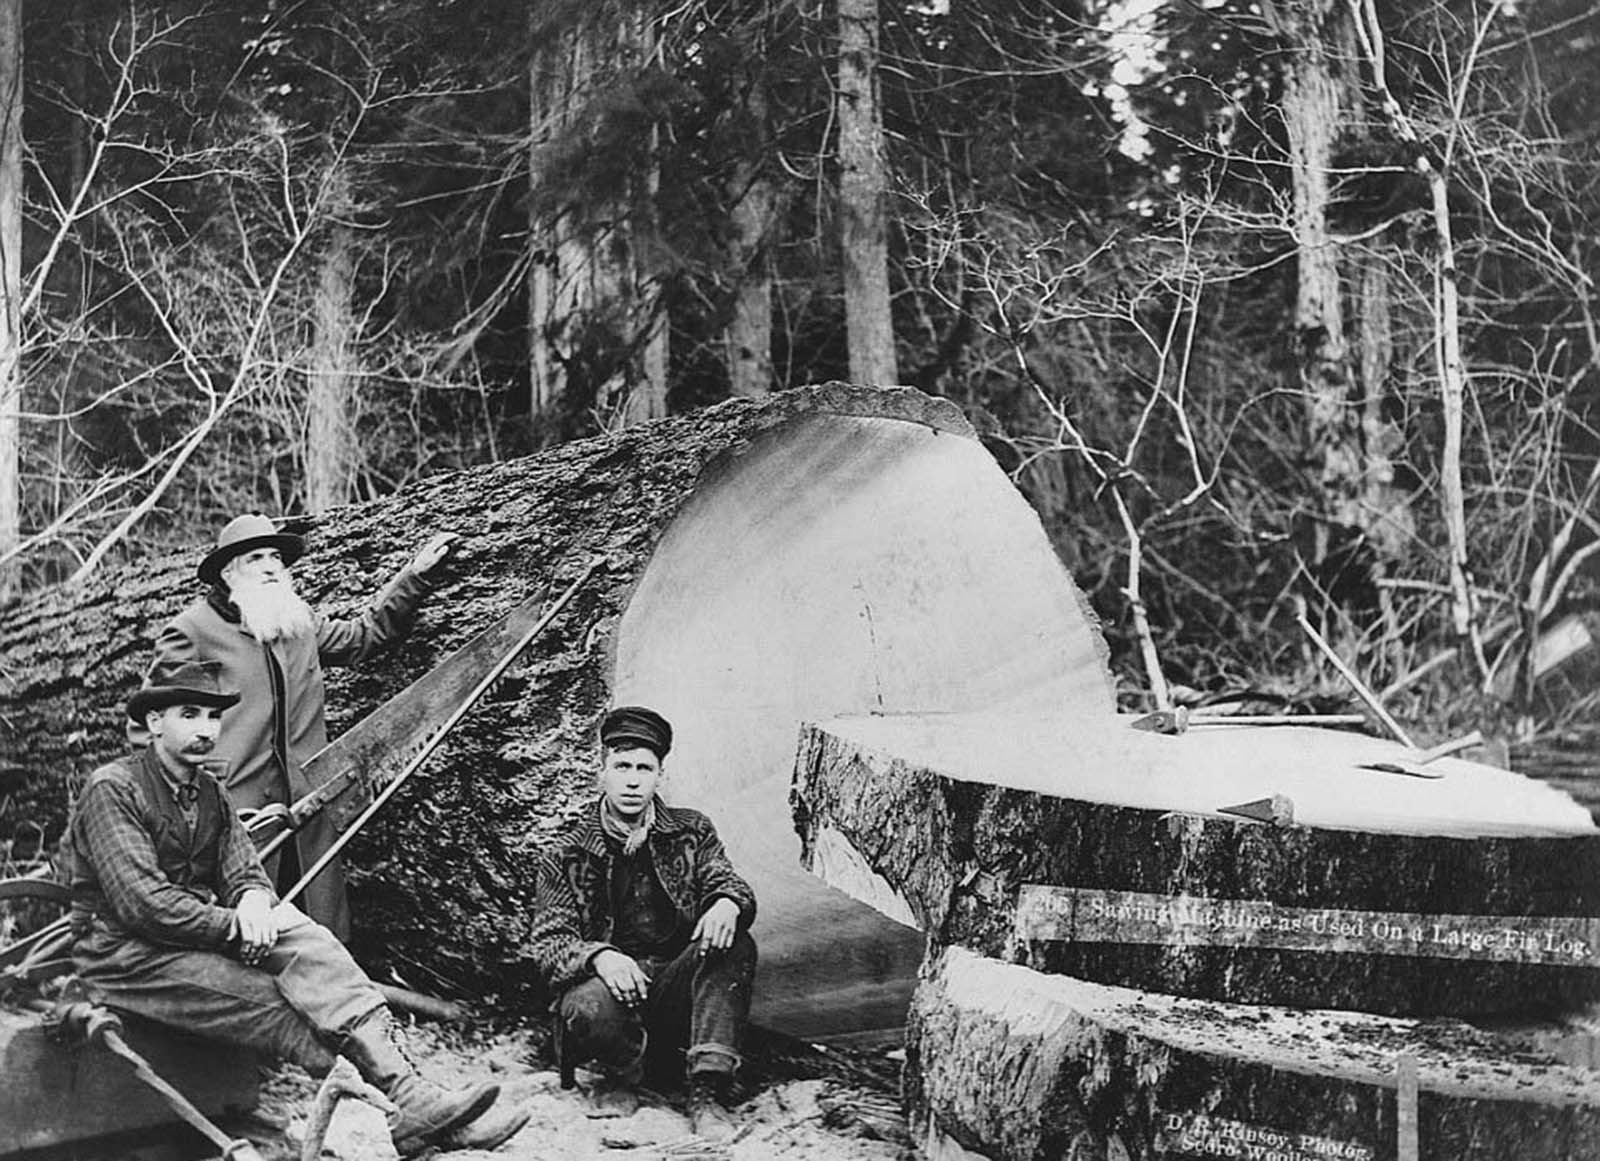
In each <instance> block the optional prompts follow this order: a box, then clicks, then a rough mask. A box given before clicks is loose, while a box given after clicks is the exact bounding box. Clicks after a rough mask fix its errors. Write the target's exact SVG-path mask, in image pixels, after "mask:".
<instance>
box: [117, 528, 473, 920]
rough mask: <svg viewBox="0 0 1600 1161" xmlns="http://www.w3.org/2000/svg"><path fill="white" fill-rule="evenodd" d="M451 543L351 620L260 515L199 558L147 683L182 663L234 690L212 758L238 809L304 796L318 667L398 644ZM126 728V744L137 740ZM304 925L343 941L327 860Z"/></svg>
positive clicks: (284, 871)
mask: <svg viewBox="0 0 1600 1161" xmlns="http://www.w3.org/2000/svg"><path fill="white" fill-rule="evenodd" d="M454 539H455V538H454V536H453V535H451V534H448V533H444V534H441V535H439V536H435V537H434V538H433V539H432V540H430V541H429V542H428V544H427V545H426V546H425V547H424V548H423V549H422V550H421V551H420V552H419V553H417V555H416V557H415V558H414V559H412V561H411V562H410V563H409V564H408V565H406V566H405V567H404V568H402V569H401V570H400V571H399V573H397V574H396V575H395V576H394V578H393V579H392V580H391V581H390V582H389V584H388V585H387V586H386V587H385V588H384V589H383V591H382V592H381V593H380V594H379V595H378V597H377V599H376V600H375V601H374V602H373V603H372V605H371V606H370V607H369V608H368V609H367V610H366V611H365V612H364V613H363V614H362V615H361V616H359V617H356V618H353V619H350V620H333V619H331V618H328V617H324V616H322V614H320V613H318V612H317V611H316V610H315V609H313V608H311V607H310V606H309V605H308V604H306V602H305V601H304V600H303V599H302V598H301V597H300V596H299V594H298V593H296V592H295V586H294V582H293V578H292V577H291V576H290V574H289V566H290V565H292V564H294V563H295V561H297V560H299V559H300V558H301V556H302V555H304V553H305V542H304V541H303V540H302V539H301V538H300V537H299V536H297V535H295V534H294V533H291V532H284V531H282V530H280V529H279V528H278V526H277V525H276V524H274V523H273V522H272V520H271V519H269V518H268V517H266V516H262V515H257V514H251V515H246V516H240V517H237V518H236V519H234V520H232V521H230V522H229V523H228V524H227V525H226V526H225V527H224V528H223V529H222V532H221V533H220V534H219V535H218V537H217V543H216V545H215V547H213V548H212V549H211V551H210V552H208V553H206V555H205V557H204V558H203V559H202V560H201V561H200V566H199V568H198V570H197V571H198V573H199V576H200V579H201V580H202V581H204V582H205V583H206V584H207V585H208V586H209V590H210V591H209V592H208V593H207V594H206V595H205V596H204V597H203V598H201V599H200V600H197V601H195V602H194V603H193V604H192V605H190V606H189V607H188V608H186V609H185V610H184V611H183V612H181V613H179V614H178V616H177V617H175V618H173V620H172V621H170V622H169V623H168V624H167V625H166V626H165V627H164V628H163V629H162V630H161V634H160V636H159V637H158V638H157V640H156V656H155V660H154V662H153V663H152V665H151V667H150V676H151V678H152V680H155V681H157V682H159V681H160V679H161V678H162V677H163V675H164V674H167V673H169V672H170V671H171V670H172V669H173V667H175V666H178V665H182V664H184V663H185V662H189V661H215V662H217V663H218V664H220V665H221V667H222V669H221V675H222V681H223V683H224V684H225V685H226V686H228V687H229V688H231V689H237V690H238V691H239V693H240V700H239V704H238V705H237V706H235V707H233V708H232V709H230V710H228V711H227V713H226V714H224V716H223V723H222V733H221V736H220V737H219V738H218V739H217V746H216V755H215V757H216V759H217V761H218V763H219V764H220V765H221V766H223V767H224V773H223V775H222V777H223V779H224V782H225V784H226V785H227V788H228V794H229V796H230V797H231V798H232V799H233V802H234V805H235V806H237V807H238V808H239V809H241V810H246V811H256V810H261V809H263V808H265V807H269V806H272V805H273V804H281V805H284V806H288V805H290V804H291V803H293V802H295V801H296V800H298V799H300V798H302V797H303V796H304V795H306V794H307V793H308V792H309V791H310V790H311V789H312V787H311V785H310V784H309V783H308V782H307V780H306V776H305V773H304V766H305V763H306V761H307V760H308V759H309V758H310V757H311V756H312V755H313V754H315V753H316V752H317V751H318V750H320V749H321V748H322V747H323V746H325V745H326V744H327V741H328V727H327V721H326V717H325V701H326V694H325V691H324V687H323V678H322V669H323V666H325V665H351V664H355V663H356V662H359V661H363V660H365V659H366V658H369V657H371V656H373V655H374V654H375V653H377V652H378V651H380V650H381V649H383V648H384V647H386V646H388V645H390V644H391V643H393V642H395V641H397V640H399V639H400V638H402V637H404V636H405V635H406V633H407V632H409V631H410V629H411V624H412V621H413V619H414V617H415V614H416V609H417V605H418V603H419V602H420V601H421V599H422V597H423V596H424V595H425V594H426V593H427V592H428V590H429V588H430V585H429V582H428V576H429V574H430V573H432V572H433V570H434V569H436V568H437V567H438V565H439V564H440V562H441V561H443V560H444V558H445V557H446V555H448V553H449V551H450V545H451V543H452V542H453V540H454ZM139 730H140V726H139V724H138V723H133V724H132V726H131V727H130V736H131V737H132V738H133V740H135V741H138V740H140V739H139ZM336 834H337V825H336V820H333V819H329V818H325V817H322V816H320V815H319V816H317V817H314V818H312V819H311V820H310V821H309V822H308V823H307V825H306V826H305V827H304V828H303V829H302V830H301V831H300V832H299V833H298V834H297V835H296V836H295V841H294V842H293V843H289V844H286V846H285V848H284V850H283V851H282V852H280V856H281V863H280V861H279V860H280V856H274V857H273V858H272V859H271V860H269V863H268V868H267V869H268V872H269V874H271V875H272V876H273V878H274V880H275V881H276V882H277V883H279V884H286V883H287V882H289V881H291V880H292V878H297V877H298V876H299V873H300V871H301V870H303V869H304V868H307V867H310V866H311V865H312V863H313V862H314V861H315V860H316V859H317V858H318V857H319V856H320V855H321V854H322V853H323V852H324V851H326V850H327V848H328V846H329V845H330V844H331V843H332V841H333V839H334V838H335V837H336ZM304 902H305V908H306V910H307V911H308V912H309V913H310V915H311V916H312V918H314V919H316V920H317V921H318V922H319V923H322V924H323V925H325V926H326V927H328V928H329V929H330V930H332V931H333V932H334V934H336V935H337V936H339V938H340V939H345V938H347V937H348V936H349V932H350V909H349V903H348V900H347V899H346V896H345V888H344V873H343V870H342V868H341V867H340V865H339V861H338V860H337V859H334V860H333V861H332V862H331V863H330V864H329V865H328V868H327V870H326V871H324V872H323V873H322V874H320V875H318V876H317V878H316V879H315V880H314V881H313V882H312V883H311V884H310V885H309V886H308V887H307V889H306V892H305V896H304Z"/></svg>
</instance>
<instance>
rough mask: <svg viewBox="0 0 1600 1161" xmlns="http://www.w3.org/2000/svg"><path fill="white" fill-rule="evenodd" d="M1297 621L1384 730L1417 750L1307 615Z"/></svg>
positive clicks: (1375, 695) (1301, 613)
mask: <svg viewBox="0 0 1600 1161" xmlns="http://www.w3.org/2000/svg"><path fill="white" fill-rule="evenodd" d="M1295 619H1296V620H1298V621H1299V622H1300V628H1302V629H1304V630H1305V633H1306V636H1307V637H1310V638H1311V643H1312V644H1313V645H1315V646H1316V647H1317V648H1318V649H1320V650H1322V655H1323V656H1324V657H1326V658H1327V659H1328V660H1329V661H1330V662H1332V663H1333V667H1334V668H1335V669H1337V670H1338V671H1339V676H1341V677H1343V678H1344V679H1345V680H1346V681H1348V682H1349V683H1350V688H1351V689H1353V690H1355V691H1356V696H1357V697H1359V698H1360V699H1361V700H1362V701H1364V702H1366V703H1367V708H1368V709H1369V710H1371V711H1372V712H1373V713H1374V714H1375V715H1377V718H1378V720H1379V721H1380V722H1382V723H1383V725H1384V728H1385V729H1387V730H1388V731H1389V732H1390V733H1391V734H1393V735H1394V736H1395V737H1396V738H1398V739H1399V741H1400V743H1401V745H1404V746H1409V747H1411V749H1413V750H1415V749H1416V748H1417V744H1416V743H1415V742H1413V741H1412V740H1411V735H1409V734H1407V733H1406V732H1405V730H1404V729H1402V728H1401V726H1400V723H1399V722H1397V721H1395V720H1394V718H1393V717H1391V716H1390V714H1389V711H1388V710H1386V709H1384V708H1383V703H1382V702H1381V701H1379V700H1378V695H1377V694H1375V693H1373V692H1372V691H1371V690H1370V689H1368V688H1367V684H1366V682H1364V681H1362V680H1361V679H1360V678H1359V677H1357V676H1356V671H1355V670H1353V669H1351V668H1350V667H1349V666H1348V665H1346V664H1345V663H1344V658H1342V657H1340V656H1339V654H1338V653H1336V652H1334V649H1333V646H1332V645H1329V644H1328V643H1327V641H1325V640H1323V637H1322V634H1321V633H1319V632H1317V631H1316V629H1315V628H1314V627H1313V626H1312V624H1311V622H1310V621H1308V620H1307V619H1306V615H1305V613H1303V612H1299V613H1296V614H1295Z"/></svg>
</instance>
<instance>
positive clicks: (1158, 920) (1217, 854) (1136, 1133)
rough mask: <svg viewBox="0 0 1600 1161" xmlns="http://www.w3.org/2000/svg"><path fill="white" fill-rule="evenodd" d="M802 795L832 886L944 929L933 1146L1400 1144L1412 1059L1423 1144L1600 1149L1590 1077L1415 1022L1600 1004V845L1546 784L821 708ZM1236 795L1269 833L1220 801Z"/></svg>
mask: <svg viewBox="0 0 1600 1161" xmlns="http://www.w3.org/2000/svg"><path fill="white" fill-rule="evenodd" d="M1381 767H1388V769H1383V768H1381ZM1397 770H1398V771H1402V772H1396V771H1397ZM1419 775H1431V776H1426V777H1425V776H1419ZM793 803H794V810H795V818H796V824H797V826H798V827H799V829H800V832H801V836H802V841H803V844H804V848H805V856H804V857H805V860H806V862H807V865H808V866H809V867H810V868H811V870H812V871H813V872H814V873H816V874H819V875H820V876H821V877H823V878H824V879H825V881H828V882H830V883H832V884H833V885H835V886H837V887H839V888H840V889H842V890H845V891H846V892H848V893H850V894H853V895H854V896H855V897H857V898H859V899H861V900H863V901H864V902H869V903H872V904H873V905H875V906H878V907H879V908H880V909H882V910H884V911H885V912H886V913H888V914H891V915H893V916H895V917H897V918H899V919H901V920H902V921H904V922H914V923H915V924H916V925H917V926H919V927H920V928H922V929H923V930H924V931H925V932H927V933H928V934H929V936H930V937H931V938H930V946H931V951H930V958H929V960H928V962H927V963H926V964H925V965H924V969H923V975H922V980H921V983H920V985H919V988H918V991H917V995H916V997H915V999H914V1000H913V1005H912V1016H911V1022H910V1027H909V1040H908V1049H909V1062H908V1069H907V1079H908V1084H907V1093H908V1098H909V1102H910V1113H911V1116H912V1121H913V1126H914V1129H915V1131H916V1133H917V1134H918V1136H919V1138H920V1139H921V1140H922V1141H923V1142H924V1144H925V1146H926V1147H927V1149H928V1150H929V1152H930V1155H934V1156H954V1157H960V1156H965V1155H968V1154H970V1155H974V1156H982V1157H988V1158H995V1159H1002V1158H1003V1159H1005V1161H1012V1159H1022V1158H1027V1159H1029V1161H1032V1159H1035V1158H1046V1157H1062V1156H1084V1157H1088V1156H1093V1157H1120V1156H1125V1155H1126V1156H1133V1157H1157V1156H1175V1157H1181V1156H1193V1157H1225V1156H1240V1157H1261V1158H1271V1157H1273V1156H1277V1157H1281V1158H1284V1159H1287V1161H1300V1159H1302V1158H1305V1159H1307V1161H1309V1159H1311V1158H1315V1157H1353V1158H1369V1159H1370V1158H1380V1157H1388V1156H1394V1155H1395V1153H1394V1150H1395V1148H1396V1140H1397V1136H1396V1133H1397V1129H1396V1121H1397V1116H1398V1112H1397V1109H1398V1108H1399V1107H1400V1106H1403V1105H1404V1104H1405V1102H1403V1101H1402V1102H1400V1103H1399V1105H1397V1100H1396V1082H1395V1079H1394V1077H1395V1063H1396V1061H1397V1059H1399V1058H1400V1057H1410V1058H1412V1059H1413V1060H1416V1061H1417V1062H1418V1070H1419V1077H1420V1088H1421V1090H1422V1093H1421V1097H1420V1105H1419V1106H1418V1107H1419V1108H1420V1110H1421V1111H1420V1114H1419V1116H1418V1118H1417V1119H1416V1124H1417V1125H1418V1126H1419V1132H1420V1135H1421V1141H1422V1151H1421V1154H1420V1155H1421V1156H1426V1157H1435V1158H1440V1159H1441V1161H1443V1159H1445V1158H1451V1159H1454V1158H1466V1157H1472V1158H1480V1157H1481V1158H1490V1157H1502V1156H1519V1157H1529V1158H1567V1157H1574V1158H1576V1157H1587V1156H1591V1155H1595V1156H1600V1148H1596V1145H1595V1143H1596V1142H1597V1141H1600V1137H1596V1135H1595V1134H1596V1132H1597V1125H1600V1113H1597V1108H1600V1076H1597V1074H1596V1073H1594V1072H1593V1071H1592V1070H1591V1069H1589V1068H1588V1067H1584V1066H1564V1065H1561V1063H1560V1061H1559V1059H1558V1058H1557V1056H1556V1055H1554V1054H1553V1053H1552V1050H1551V1049H1550V1048H1549V1047H1539V1045H1538V1043H1537V1042H1536V1041H1534V1040H1532V1039H1530V1038H1528V1037H1521V1038H1518V1039H1515V1040H1510V1039H1507V1038H1506V1037H1505V1036H1503V1035H1489V1034H1483V1033H1475V1032H1472V1031H1471V1030H1469V1029H1467V1028H1466V1027H1465V1026H1464V1025H1460V1024H1457V1023H1454V1022H1452V1021H1443V1020H1434V1021H1424V1022H1419V1021H1418V1020H1417V1019H1416V1018H1417V1017H1429V1016H1431V1017H1440V1016H1445V1015H1454V1016H1460V1015H1467V1014H1477V1013H1497V1014H1499V1015H1500V1018H1501V1019H1502V1020H1504V1019H1506V1018H1510V1019H1512V1020H1517V1019H1522V1018H1524V1017H1527V1018H1531V1016H1528V1015H1527V1014H1530V1013H1539V1012H1547V1011H1550V1010H1555V1009H1568V1008H1573V1007H1576V1006H1578V1005H1582V1004H1585V1003H1589V1002H1591V1001H1594V1000H1595V999H1597V998H1600V834H1597V832H1596V828H1595V826H1594V823H1593V822H1592V820H1591V819H1590V817H1589V815H1588V814H1587V812H1585V811H1584V810H1582V809H1581V808H1579V807H1577V806H1576V805H1575V804H1574V803H1572V802H1571V800H1570V799H1568V798H1566V797H1565V796H1564V795H1562V794H1560V793H1558V792H1556V791H1553V790H1551V789H1550V788H1548V787H1545V786H1543V785H1541V784H1539V783H1536V782H1533V781H1531V780H1528V779H1524V778H1521V777H1518V776H1516V775H1513V774H1509V773H1507V772H1505V771H1502V770H1496V769H1493V768H1491V767H1487V766H1481V765H1478V764H1476V763H1472V762H1466V761H1460V760H1454V759H1445V760H1440V761H1438V762H1435V763H1431V764H1429V765H1428V766H1427V767H1425V768H1423V767H1418V766H1417V765H1416V764H1415V755H1414V754H1412V753H1411V752H1410V751H1407V750H1405V749H1403V748H1401V747H1399V746H1397V745H1394V744H1393V743H1388V742H1383V741H1378V740H1375V739H1371V738H1365V737H1360V736H1356V735H1350V734H1341V733H1335V732H1332V731H1322V730H1310V729H1303V728H1287V727H1283V728H1259V727H1236V726H1207V727H1204V728H1198V729H1192V730H1190V731H1189V732H1188V733H1186V734H1183V735H1180V736H1161V735H1154V734H1148V733H1144V732H1141V731H1137V730H1133V729H1131V728H1130V727H1129V725H1128V719H1127V718H1122V717H1118V716H1117V715H1114V714H1101V713H1095V712H1079V713H1075V714H1074V713H1069V712H1064V711H1058V712H1053V713H1049V714H1033V715H1030V714H1017V713H1014V712H1007V711H1001V712H993V713H967V714H927V715H899V716H872V717H851V718H841V719H835V720H832V721H829V722H826V723H824V724H822V725H819V726H808V727H807V728H806V729H805V730H804V731H803V732H802V737H801V746H800V753H799V759H798V762H797V767H796V782H795V790H794V799H793ZM1248 803H1258V804H1270V805H1271V807H1272V809H1262V810H1260V811H1256V812H1254V813H1259V814H1260V815H1261V816H1262V818H1263V819H1271V818H1276V822H1273V821H1256V820H1253V819H1249V818H1241V817H1239V816H1237V815H1236V814H1233V813H1230V812H1229V811H1228V810H1226V809H1224V808H1230V807H1240V806H1243V805H1244V804H1248ZM1508 1014H1509V1017H1508ZM1397 1017H1404V1018H1397ZM1509 1142H1523V1143H1525V1151H1522V1152H1517V1151H1514V1150H1513V1151H1509V1152H1508V1151H1507V1146H1508V1143H1509ZM1073 1149H1077V1150H1078V1152H1076V1153H1074V1152H1072V1150H1073ZM1084 1150H1088V1151H1087V1152H1085V1151H1084Z"/></svg>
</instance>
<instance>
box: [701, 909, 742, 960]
mask: <svg viewBox="0 0 1600 1161" xmlns="http://www.w3.org/2000/svg"><path fill="white" fill-rule="evenodd" d="M738 930H739V905H738V904H737V903H735V902H734V901H733V900H732V899H729V898H728V897H727V896H726V895H719V896H717V899H716V902H714V903H712V904H711V906H709V907H707V908H706V912H705V914H704V915H702V916H700V922H699V923H696V924H695V925H694V933H693V934H692V935H690V936H689V941H690V942H691V943H695V944H698V945H699V947H700V954H701V955H705V954H706V953H707V952H712V951H726V950H728V948H730V947H732V946H733V937H734V934H735V933H736V932H737V931H738Z"/></svg>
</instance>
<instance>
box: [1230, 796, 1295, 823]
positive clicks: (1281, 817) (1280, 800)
mask: <svg viewBox="0 0 1600 1161" xmlns="http://www.w3.org/2000/svg"><path fill="white" fill-rule="evenodd" d="M1217 810H1218V812H1219V813H1222V814H1232V815H1235V816H1236V817H1238V818H1249V819H1254V820H1255V821H1256V822H1267V823H1271V824H1272V825H1273V826H1291V825H1293V823H1294V800H1293V799H1292V798H1290V797H1289V796H1288V795H1286V794H1274V795H1273V796H1272V797H1271V798H1256V799H1252V800H1251V801H1249V802H1240V803H1237V804H1236V805H1233V806H1219V807H1217Z"/></svg>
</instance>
